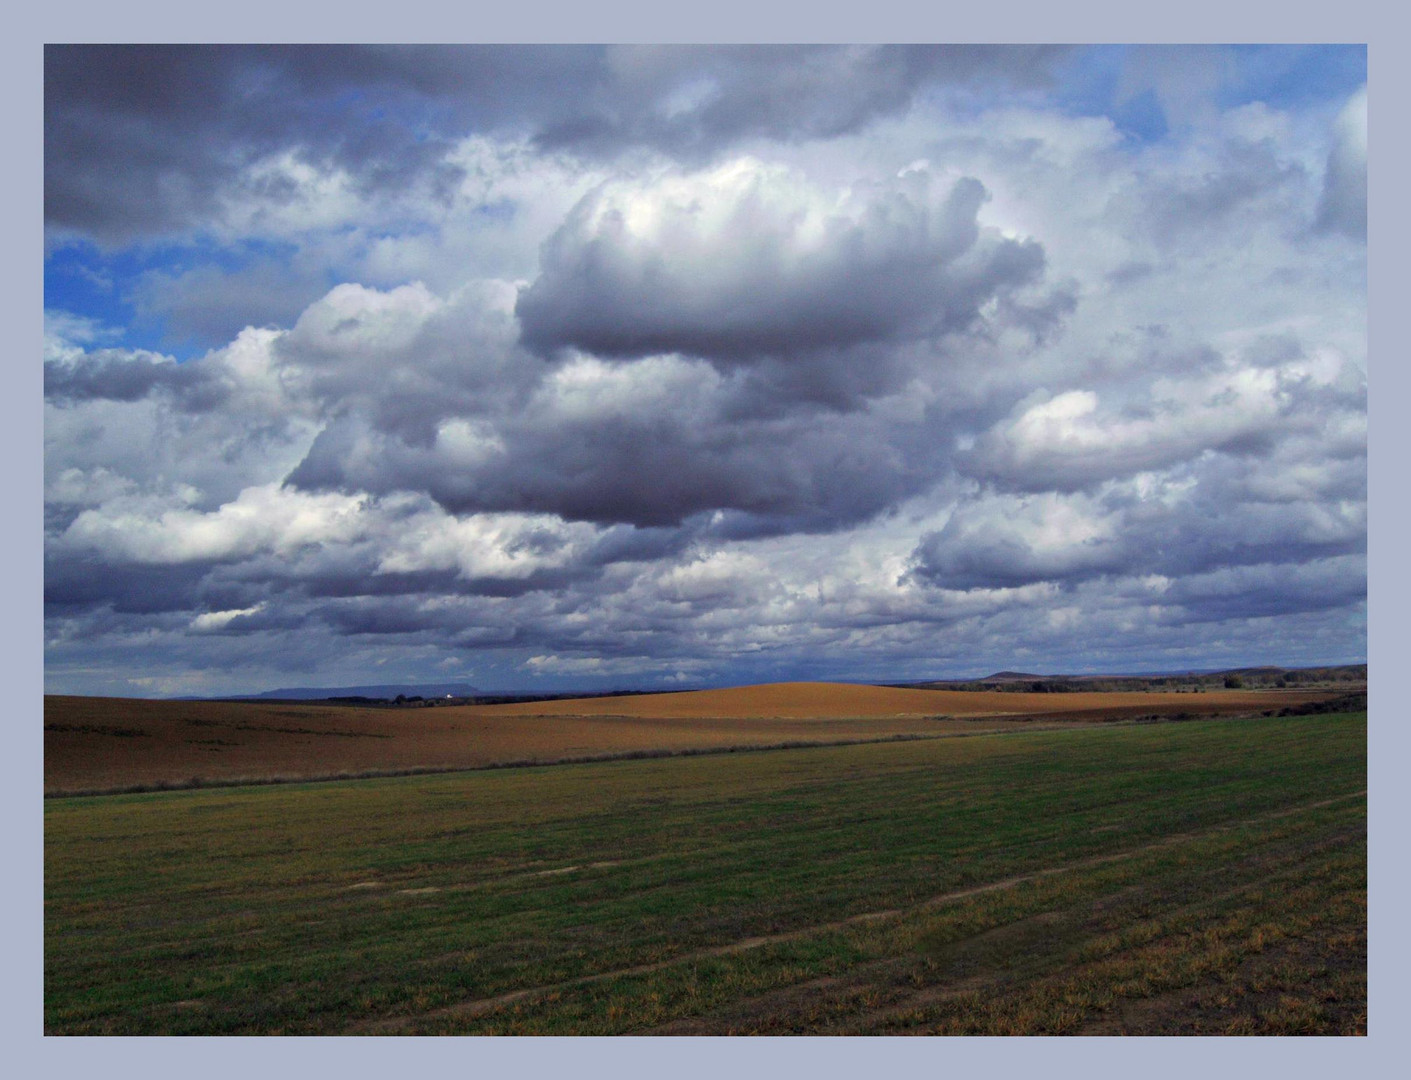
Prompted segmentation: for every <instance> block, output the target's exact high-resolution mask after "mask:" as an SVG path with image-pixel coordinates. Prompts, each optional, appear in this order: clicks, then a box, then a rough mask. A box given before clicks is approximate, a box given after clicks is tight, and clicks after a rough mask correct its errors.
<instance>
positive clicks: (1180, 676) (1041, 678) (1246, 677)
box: [886, 664, 1367, 693]
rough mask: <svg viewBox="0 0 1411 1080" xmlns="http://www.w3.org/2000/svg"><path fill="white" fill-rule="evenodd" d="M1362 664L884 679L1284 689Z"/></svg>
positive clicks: (1054, 689)
mask: <svg viewBox="0 0 1411 1080" xmlns="http://www.w3.org/2000/svg"><path fill="white" fill-rule="evenodd" d="M1366 682H1367V665H1366V664H1337V665H1329V666H1326V667H1307V668H1284V667H1274V666H1263V667H1243V668H1226V669H1223V670H1219V671H1208V670H1207V671H1183V672H1152V673H1147V674H1140V675H1025V674H1023V673H1021V672H1017V671H997V672H995V674H993V675H986V676H985V677H984V678H983V679H932V680H927V681H924V682H906V683H888V684H886V685H889V686H897V687H907V688H912V689H925V690H988V691H1012V692H1028V693H1036V692H1037V693H1074V692H1084V693H1091V692H1094V691H1097V692H1101V691H1134V690H1186V691H1189V690H1201V691H1204V690H1211V689H1249V690H1256V689H1286V688H1290V687H1295V688H1297V687H1303V688H1309V689H1312V688H1315V687H1340V686H1344V685H1346V686H1352V687H1355V686H1357V685H1365V684H1366Z"/></svg>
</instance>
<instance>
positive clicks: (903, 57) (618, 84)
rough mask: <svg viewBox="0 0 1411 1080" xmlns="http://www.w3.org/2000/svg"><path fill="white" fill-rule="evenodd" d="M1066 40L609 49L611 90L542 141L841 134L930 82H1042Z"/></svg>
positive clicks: (594, 146) (682, 149)
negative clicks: (1046, 43)
mask: <svg viewBox="0 0 1411 1080" xmlns="http://www.w3.org/2000/svg"><path fill="white" fill-rule="evenodd" d="M1067 51H1068V50H1067V49H1065V48H1064V47H1062V46H1007V47H1001V48H977V47H973V46H966V45H950V46H946V45H941V46H926V45H913V46H883V47H871V46H869V47H853V48H841V49H840V48H835V47H831V46H821V47H820V46H813V47H798V46H777V45H763V46H734V47H730V46H727V47H720V48H708V49H699V48H688V47H656V48H645V49H633V48H628V49H620V50H613V51H612V52H610V53H609V56H608V62H609V67H610V69H611V72H612V76H613V78H612V81H611V83H610V90H611V93H610V95H609V94H604V95H603V96H602V97H601V98H600V99H599V100H596V101H590V102H589V103H588V108H587V109H585V110H583V111H579V112H576V113H572V114H570V115H567V116H564V117H563V118H562V119H557V120H551V121H549V122H548V123H546V125H545V126H544V127H543V128H542V129H541V130H540V132H539V134H538V136H537V141H538V142H539V144H540V145H541V146H544V147H545V148H550V149H553V148H560V147H562V148H569V149H573V150H575V151H578V152H580V153H589V154H598V155H606V154H614V153H617V152H620V151H621V150H623V149H624V148H627V147H632V146H652V147H655V148H658V149H661V150H666V151H669V152H670V153H672V154H674V155H676V156H678V157H684V158H686V159H693V158H694V159H700V158H702V157H705V156H708V155H709V154H710V153H712V152H714V151H715V150H717V149H719V148H720V147H722V146H724V145H728V144H730V143H732V142H734V141H736V140H739V139H743V138H767V139H774V140H780V141H786V142H787V141H798V140H804V139H817V138H835V137H838V136H841V135H847V134H850V133H853V132H856V131H858V130H860V129H861V128H863V127H865V126H866V125H867V124H868V123H870V122H871V121H873V120H876V119H878V118H879V117H882V116H887V115H890V114H894V113H897V112H900V111H902V110H904V109H905V108H906V107H907V106H908V105H910V103H911V102H912V100H913V99H914V97H915V96H916V95H917V93H918V92H920V91H921V90H922V89H923V88H924V87H926V86H927V85H928V84H932V85H946V84H959V83H966V82H970V83H972V84H973V83H975V82H980V83H984V82H985V81H987V80H989V81H992V82H994V83H999V84H1007V85H1017V86H1030V87H1032V86H1044V85H1047V84H1048V83H1049V82H1050V81H1051V79H1052V72H1053V66H1054V64H1055V62H1056V61H1057V60H1058V59H1060V58H1061V57H1062V56H1063V55H1064V54H1065V53H1066V52H1067Z"/></svg>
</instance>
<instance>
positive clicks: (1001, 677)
mask: <svg viewBox="0 0 1411 1080" xmlns="http://www.w3.org/2000/svg"><path fill="white" fill-rule="evenodd" d="M1046 678H1048V676H1047V675H1031V674H1029V673H1028V672H1025V671H996V672H995V673H994V674H993V675H986V676H985V677H984V678H983V679H981V680H980V681H981V682H1008V681H1010V680H1012V679H1046Z"/></svg>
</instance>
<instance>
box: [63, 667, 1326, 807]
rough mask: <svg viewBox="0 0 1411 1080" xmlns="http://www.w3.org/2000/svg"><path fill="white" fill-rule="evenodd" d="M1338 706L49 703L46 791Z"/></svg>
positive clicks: (1116, 698)
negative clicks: (390, 706)
mask: <svg viewBox="0 0 1411 1080" xmlns="http://www.w3.org/2000/svg"><path fill="white" fill-rule="evenodd" d="M1332 696H1336V692H1332V691H1287V690H1279V691H1273V690H1261V691H1253V690H1226V691H1211V692H1209V693H1203V694H1175V693H1072V694H1006V693H989V692H985V693H973V692H966V691H956V690H909V689H895V688H890V687H874V686H854V685H850V684H843V683H774V684H769V685H765V686H747V687H735V688H731V689H726V690H702V691H694V692H688V693H680V694H642V695H636V696H630V697H616V698H582V699H576V700H564V701H539V702H529V703H520V704H514V705H465V706H447V707H437V708H419V709H418V708H398V709H368V708H357V707H352V706H329V705H302V704H300V705H293V704H284V703H269V702H184V701H143V700H135V699H127V698H85V697H59V696H51V697H46V698H45V699H44V725H45V731H44V790H45V792H46V793H57V792H73V791H97V790H111V789H116V788H121V787H125V786H129V785H155V784H179V783H186V782H189V781H191V780H193V779H194V780H201V781H207V782H231V781H238V780H269V779H300V778H309V779H312V778H319V777H327V776H336V775H340V774H350V775H356V774H361V773H376V772H392V771H397V770H414V769H453V768H479V767H484V766H488V765H499V764H507V763H515V762H530V761H537V762H550V761H557V760H563V759H575V758H585V757H602V756H611V755H615V754H626V753H633V752H644V751H646V752H650V751H664V752H674V751H684V750H708V749H723V748H726V747H732V746H733V747H751V746H753V747H763V746H773V745H778V744H781V743H828V742H848V741H857V740H865V739H885V738H890V737H895V736H899V735H927V736H934V735H952V734H975V733H979V732H983V731H1005V730H1012V729H1018V728H1021V727H1027V726H1029V725H1031V724H1032V723H1033V722H1034V721H1036V720H1038V721H1044V722H1049V723H1053V722H1063V721H1070V722H1086V723H1092V722H1103V721H1111V720H1121V719H1132V718H1138V717H1145V716H1163V715H1164V716H1170V715H1176V714H1188V715H1199V716H1213V715H1230V714H1247V713H1257V712H1263V711H1266V710H1275V711H1277V710H1278V709H1281V708H1283V707H1284V706H1286V705H1297V704H1302V703H1304V702H1308V701H1316V700H1320V699H1324V698H1328V697H1332Z"/></svg>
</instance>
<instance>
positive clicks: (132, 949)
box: [44, 714, 1367, 1034]
mask: <svg viewBox="0 0 1411 1080" xmlns="http://www.w3.org/2000/svg"><path fill="white" fill-rule="evenodd" d="M115 738H117V737H115ZM44 887H45V1030H46V1032H50V1033H64V1032H68V1033H101V1032H110V1033H119V1032H124V1033H140V1032H149V1033H154V1032H186V1033H199V1032H207V1033H256V1032H282V1033H338V1032H363V1033H381V1032H386V1033H450V1032H465V1033H564V1034H566V1033H603V1034H606V1033H624V1032H661V1033H671V1032H676V1033H725V1032H735V1033H753V1032H758V1033H790V1032H814V1033H826V1032H837V1033H843V1032H855V1033H864V1032H865V1033H992V1034H1007V1033H1040V1032H1053V1033H1077V1032H1110V1033H1133V1032H1145V1033H1176V1032H1185V1033H1207V1032H1208V1033H1224V1032H1231V1033H1275V1032H1279V1033H1295V1032H1298V1033H1312V1032H1321V1033H1329V1034H1336V1033H1360V1032H1365V1027H1366V933H1367V927H1366V716H1365V714H1334V715H1323V716H1306V717H1286V718H1259V719H1251V720H1220V719H1217V720H1202V721H1194V722H1191V723H1183V724H1153V725H1118V726H1089V727H1078V728H1067V729H1058V730H1033V729H1030V730H1026V731H1022V732H1012V733H1006V734H997V735H984V736H980V737H976V738H964V739H933V740H923V741H912V742H893V743H874V744H867V745H854V746H846V747H814V748H807V749H796V750H778V751H770V752H764V753H756V754H748V755H716V756H705V757H691V758H669V759H661V760H644V761H643V760H639V761H614V762H599V763H591V764H581V765H566V766H559V767H555V768H525V769H516V770H508V771H488V772H475V773H461V774H456V775H443V776H431V777H428V776H419V777H401V778H392V779H376V780H362V781H356V782H351V781H350V782H336V783H324V784H316V785H287V786H279V787H259V788H244V789H240V788H229V789H222V790H205V791H200V790H198V791H180V792H165V793H155V794H142V795H119V796H106V797H102V798H73V799H49V800H46V804H45V875H44Z"/></svg>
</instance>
